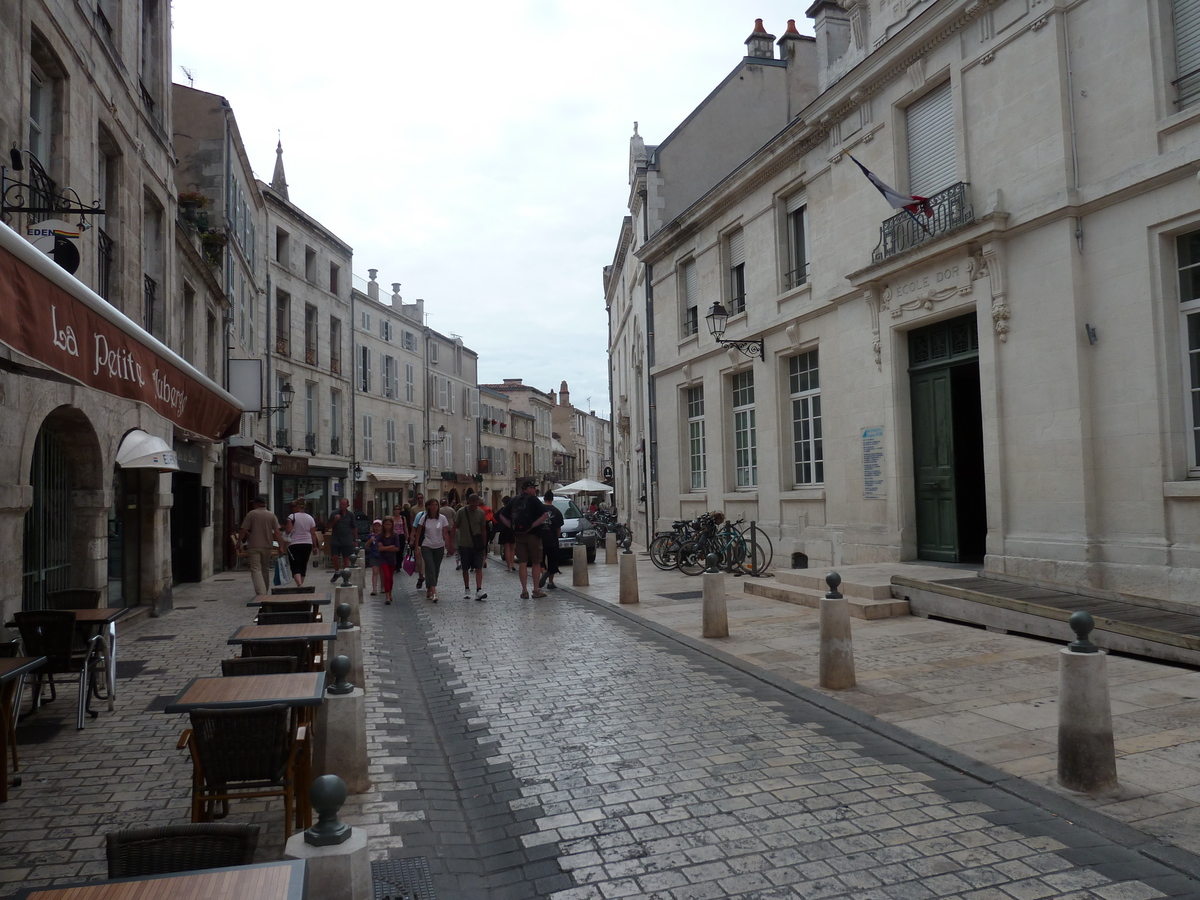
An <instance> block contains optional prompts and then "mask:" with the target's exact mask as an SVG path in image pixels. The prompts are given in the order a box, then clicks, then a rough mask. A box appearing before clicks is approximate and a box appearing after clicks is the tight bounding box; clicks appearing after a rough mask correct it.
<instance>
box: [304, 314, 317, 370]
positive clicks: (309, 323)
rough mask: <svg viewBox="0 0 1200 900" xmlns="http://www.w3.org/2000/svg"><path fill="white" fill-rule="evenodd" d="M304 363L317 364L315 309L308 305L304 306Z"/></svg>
mask: <svg viewBox="0 0 1200 900" xmlns="http://www.w3.org/2000/svg"><path fill="white" fill-rule="evenodd" d="M304 361H305V362H306V363H308V364H309V365H310V366H315V365H316V364H317V308H316V307H315V306H313V305H311V304H309V303H306V304H304Z"/></svg>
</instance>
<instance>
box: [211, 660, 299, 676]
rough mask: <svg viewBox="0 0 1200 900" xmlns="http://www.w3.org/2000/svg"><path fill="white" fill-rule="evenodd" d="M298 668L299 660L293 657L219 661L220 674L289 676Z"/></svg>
mask: <svg viewBox="0 0 1200 900" xmlns="http://www.w3.org/2000/svg"><path fill="white" fill-rule="evenodd" d="M299 668H300V660H298V659H296V657H294V656H235V657H234V658H233V659H223V660H221V674H222V675H226V676H230V677H236V676H239V675H291V674H293V673H294V672H297V671H298V670H299Z"/></svg>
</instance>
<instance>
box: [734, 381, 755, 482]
mask: <svg viewBox="0 0 1200 900" xmlns="http://www.w3.org/2000/svg"><path fill="white" fill-rule="evenodd" d="M732 387H733V464H734V481H735V483H736V485H737V487H739V488H752V487H757V486H758V429H757V426H756V425H755V421H754V372H753V371H747V372H739V373H738V374H736V375H734V376H733V379H732Z"/></svg>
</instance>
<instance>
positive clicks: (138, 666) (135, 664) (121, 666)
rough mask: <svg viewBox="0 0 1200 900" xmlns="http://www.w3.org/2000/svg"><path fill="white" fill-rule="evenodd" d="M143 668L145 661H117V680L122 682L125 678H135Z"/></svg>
mask: <svg viewBox="0 0 1200 900" xmlns="http://www.w3.org/2000/svg"><path fill="white" fill-rule="evenodd" d="M145 668H146V660H144V659H118V660H117V680H119V681H124V680H125V679H126V678H137V677H138V676H139V675H141V674H142V670H143V669H145Z"/></svg>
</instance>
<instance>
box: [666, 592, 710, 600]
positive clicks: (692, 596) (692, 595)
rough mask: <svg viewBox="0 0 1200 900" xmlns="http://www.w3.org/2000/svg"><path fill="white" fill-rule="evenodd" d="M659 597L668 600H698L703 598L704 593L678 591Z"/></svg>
mask: <svg viewBox="0 0 1200 900" xmlns="http://www.w3.org/2000/svg"><path fill="white" fill-rule="evenodd" d="M658 596H660V597H666V598H667V599H668V600H699V599H700V598H701V597H703V596H704V591H679V592H678V593H676V594H659V595H658Z"/></svg>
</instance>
